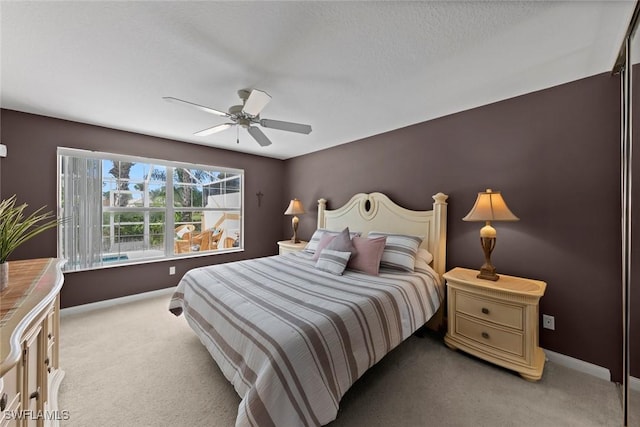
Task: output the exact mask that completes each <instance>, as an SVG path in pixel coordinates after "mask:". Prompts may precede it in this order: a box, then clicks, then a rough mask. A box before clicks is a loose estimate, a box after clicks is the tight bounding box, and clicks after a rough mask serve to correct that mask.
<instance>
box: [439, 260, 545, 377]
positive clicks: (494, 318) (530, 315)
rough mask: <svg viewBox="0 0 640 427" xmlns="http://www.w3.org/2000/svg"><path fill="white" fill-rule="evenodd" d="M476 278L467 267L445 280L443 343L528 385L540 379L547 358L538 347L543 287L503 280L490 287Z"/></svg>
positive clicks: (527, 281)
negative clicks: (483, 361)
mask: <svg viewBox="0 0 640 427" xmlns="http://www.w3.org/2000/svg"><path fill="white" fill-rule="evenodd" d="M477 275H478V271H477V270H470V269H466V268H455V269H453V270H451V271H448V272H446V273H445V274H444V275H443V277H444V279H445V280H446V282H447V299H448V300H447V308H448V325H447V326H448V327H447V334H446V335H445V338H444V340H445V343H446V344H447V346H448V347H449V348H452V349H459V350H463V351H465V352H467V353H470V354H473V355H474V356H477V357H479V358H481V359H484V360H486V361H489V362H492V363H495V364H496V365H500V366H502V367H504V368H507V369H511V370H514V371H516V372H518V373H519V374H520V376H522V377H523V378H524V379H526V380H529V381H537V380H539V379H540V378H541V377H542V371H543V369H544V362H545V354H544V352H543V351H542V349H541V348H540V347H539V346H538V323H539V317H538V316H539V315H538V303H539V301H540V298H541V297H542V296H543V295H544V291H545V289H546V286H547V285H546V283H544V282H541V281H539V280H532V279H524V278H520V277H514V276H506V275H500V279H499V280H498V281H496V282H493V281H491V280H484V279H478V278H477V277H476V276H477Z"/></svg>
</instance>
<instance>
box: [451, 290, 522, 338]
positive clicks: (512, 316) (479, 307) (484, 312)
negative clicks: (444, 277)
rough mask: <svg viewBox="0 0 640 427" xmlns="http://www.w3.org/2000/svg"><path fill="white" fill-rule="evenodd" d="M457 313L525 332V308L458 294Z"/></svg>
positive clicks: (461, 293) (463, 293) (462, 293)
mask: <svg viewBox="0 0 640 427" xmlns="http://www.w3.org/2000/svg"><path fill="white" fill-rule="evenodd" d="M456 312H457V313H464V314H466V315H469V316H471V317H476V318H478V319H483V320H486V321H488V322H493V323H497V324H499V325H503V326H507V327H509V328H514V329H517V330H519V331H522V330H523V318H524V308H523V307H521V306H517V305H512V304H506V303H503V302H498V301H493V300H489V299H486V298H482V297H478V296H476V295H472V294H467V293H465V292H459V291H458V292H456Z"/></svg>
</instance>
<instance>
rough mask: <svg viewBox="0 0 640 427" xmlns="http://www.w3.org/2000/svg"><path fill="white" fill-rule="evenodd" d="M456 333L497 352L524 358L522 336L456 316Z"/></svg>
mask: <svg viewBox="0 0 640 427" xmlns="http://www.w3.org/2000/svg"><path fill="white" fill-rule="evenodd" d="M456 333H457V334H458V335H461V336H463V337H466V338H469V339H471V340H473V341H476V342H478V343H480V344H481V345H483V346H491V347H493V348H495V349H497V350H500V351H505V352H507V353H511V354H514V355H516V356H519V357H523V356H524V335H523V334H520V333H517V332H511V331H507V330H503V329H498V328H495V327H493V326H489V325H488V324H486V323H484V322H479V321H475V320H472V319H469V318H467V317H466V316H460V315H456Z"/></svg>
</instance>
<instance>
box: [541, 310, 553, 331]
mask: <svg viewBox="0 0 640 427" xmlns="http://www.w3.org/2000/svg"><path fill="white" fill-rule="evenodd" d="M542 327H543V328H545V329H551V330H552V331H555V330H556V318H555V317H553V316H549V315H548V314H543V315H542Z"/></svg>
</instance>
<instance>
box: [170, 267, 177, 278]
mask: <svg viewBox="0 0 640 427" xmlns="http://www.w3.org/2000/svg"><path fill="white" fill-rule="evenodd" d="M174 274H176V268H175V267H174V266H171V267H169V276H173V275H174Z"/></svg>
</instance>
